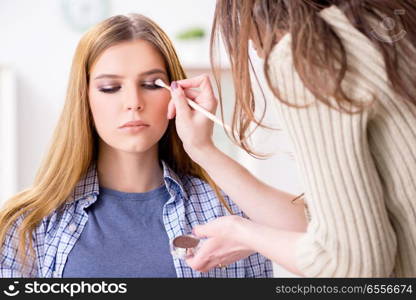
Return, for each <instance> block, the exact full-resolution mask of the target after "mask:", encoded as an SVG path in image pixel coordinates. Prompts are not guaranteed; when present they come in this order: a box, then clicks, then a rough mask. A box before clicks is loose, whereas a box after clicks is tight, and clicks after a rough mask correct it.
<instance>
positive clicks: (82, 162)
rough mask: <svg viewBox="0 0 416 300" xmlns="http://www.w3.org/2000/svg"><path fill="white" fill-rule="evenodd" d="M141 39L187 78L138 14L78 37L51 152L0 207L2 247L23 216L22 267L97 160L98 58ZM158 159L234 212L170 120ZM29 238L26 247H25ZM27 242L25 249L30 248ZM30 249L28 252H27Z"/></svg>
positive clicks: (172, 73) (176, 75) (157, 31)
mask: <svg viewBox="0 0 416 300" xmlns="http://www.w3.org/2000/svg"><path fill="white" fill-rule="evenodd" d="M136 39H142V40H146V41H149V42H151V43H152V44H153V45H154V46H155V47H156V48H157V49H158V50H159V51H160V53H161V54H162V56H163V57H164V59H165V64H166V68H167V71H168V76H169V80H171V81H173V80H180V79H184V78H185V77H186V75H185V72H184V71H183V69H182V66H181V64H180V62H179V60H178V57H177V55H176V52H175V49H174V47H173V45H172V42H171V41H170V39H169V38H168V36H167V35H166V34H165V33H164V32H163V31H162V29H161V28H160V27H159V26H158V25H157V24H156V23H154V22H153V21H152V20H150V19H148V18H146V17H144V16H142V15H139V14H129V15H125V16H124V15H117V16H114V17H111V18H109V19H107V20H104V21H102V22H101V23H99V24H97V25H96V26H94V27H93V28H92V29H90V30H89V31H88V32H87V33H86V34H85V35H84V36H83V37H82V39H81V41H80V42H79V44H78V47H77V49H76V52H75V56H74V59H73V62H72V68H71V73H70V77H69V84H68V89H67V93H66V101H65V106H64V108H63V111H62V113H61V116H60V119H59V122H58V125H57V127H56V128H55V131H54V134H53V137H52V144H51V146H50V148H49V152H48V153H47V155H46V157H45V158H44V160H43V162H42V164H41V167H40V168H39V170H38V172H37V174H36V177H35V180H34V183H33V185H32V186H31V187H30V188H28V189H26V190H24V191H22V192H20V193H18V194H17V195H15V196H14V197H12V198H11V199H9V200H8V201H7V202H6V203H5V205H4V207H3V208H2V210H1V211H0V245H2V246H1V249H3V246H4V245H3V243H4V241H5V239H6V234H7V232H8V230H9V229H10V228H11V227H12V226H13V224H14V223H15V222H16V221H17V220H18V219H19V218H20V217H22V216H23V221H22V223H21V224H20V226H19V229H18V238H19V245H18V249H19V250H18V252H19V258H20V259H21V260H22V266H23V265H25V262H27V258H28V255H29V256H30V257H32V256H34V249H33V244H32V238H31V236H32V234H33V232H34V230H35V229H36V226H37V225H38V224H39V223H40V222H41V221H42V219H43V218H44V217H46V216H48V215H50V214H51V213H52V212H54V211H55V210H56V209H58V208H59V207H61V206H62V205H63V204H64V203H65V202H66V201H67V199H68V197H69V196H70V194H71V192H72V191H73V189H74V188H75V186H76V184H77V183H78V181H79V180H80V179H81V178H82V177H83V176H84V175H85V174H86V172H87V170H88V168H89V166H90V165H91V164H92V163H93V162H94V161H95V160H96V158H97V145H98V144H97V140H98V135H97V132H96V131H95V129H94V126H93V119H92V115H91V110H90V106H89V101H88V84H89V72H90V69H91V66H92V65H93V63H94V62H95V61H96V59H97V58H98V56H99V55H100V54H101V53H102V52H103V51H104V50H106V49H107V48H109V47H110V46H113V45H115V44H117V43H120V42H123V41H131V40H136ZM159 158H160V159H163V160H164V161H165V162H166V163H167V164H168V165H169V166H170V167H171V168H172V169H173V170H174V171H175V172H176V173H178V174H188V175H192V176H195V177H198V178H200V179H202V180H204V181H206V182H208V183H209V184H210V185H211V186H212V188H213V189H214V191H215V193H216V195H217V197H218V198H219V199H220V201H221V202H222V203H223V205H224V206H225V207H226V208H227V210H228V211H229V212H230V213H232V211H231V209H230V207H229V206H228V205H227V203H226V202H225V200H224V197H223V196H222V195H221V193H220V191H219V188H218V187H217V185H216V184H215V183H214V182H213V180H212V179H211V178H210V177H209V176H208V174H207V173H206V172H205V171H204V170H203V169H202V168H201V167H200V166H199V165H197V164H196V163H194V162H193V161H192V160H191V158H190V157H189V156H188V155H187V154H186V152H185V150H184V148H183V146H182V142H181V140H180V139H179V137H178V135H177V132H176V129H175V123H174V120H171V121H170V122H169V125H168V129H167V130H166V132H165V134H164V136H163V137H162V139H161V140H160V141H159ZM28 242H29V245H28ZM28 246H29V247H28ZM28 250H29V251H28Z"/></svg>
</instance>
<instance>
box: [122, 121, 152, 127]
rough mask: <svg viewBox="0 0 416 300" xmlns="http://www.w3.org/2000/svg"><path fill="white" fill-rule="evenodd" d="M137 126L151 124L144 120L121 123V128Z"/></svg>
mask: <svg viewBox="0 0 416 300" xmlns="http://www.w3.org/2000/svg"><path fill="white" fill-rule="evenodd" d="M137 126H145V127H147V126H149V125H148V124H146V123H145V122H143V121H142V120H135V121H129V122H127V123H125V124H123V125H121V126H120V127H119V128H128V127H137Z"/></svg>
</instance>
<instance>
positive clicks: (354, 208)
mask: <svg viewBox="0 0 416 300" xmlns="http://www.w3.org/2000/svg"><path fill="white" fill-rule="evenodd" d="M321 16H322V17H323V18H324V19H325V20H326V21H327V22H328V23H329V24H331V26H333V28H334V29H335V31H336V32H337V33H338V34H339V36H340V37H341V39H342V41H343V43H344V45H345V47H346V50H347V58H348V65H349V71H348V74H347V76H346V78H345V80H344V82H343V87H344V88H345V91H347V93H348V95H349V96H351V97H353V98H355V99H358V100H362V101H370V100H371V99H373V98H374V99H375V100H376V101H375V103H374V105H372V106H371V107H370V108H369V109H366V110H365V111H364V112H362V113H359V114H352V115H351V114H347V113H341V112H339V111H337V110H334V109H331V108H329V107H328V106H327V105H325V104H323V103H321V102H317V101H315V99H314V96H313V95H312V94H311V92H310V91H309V90H307V89H306V88H305V86H304V84H303V83H302V81H301V80H300V78H299V76H298V74H297V73H296V71H295V70H294V66H293V59H292V53H291V48H290V45H291V36H290V35H286V36H285V37H284V38H283V39H282V40H281V41H280V42H279V43H278V44H277V45H276V46H275V48H274V49H273V51H272V53H271V56H270V63H269V67H270V71H271V74H272V81H273V84H274V85H275V86H276V87H278V88H279V90H280V92H281V93H282V95H283V97H284V98H285V99H286V100H288V101H289V102H291V103H294V104H300V105H302V104H306V103H312V102H313V104H312V105H311V106H309V107H308V108H302V109H297V108H291V107H289V106H287V105H285V104H282V103H280V102H279V101H276V103H277V106H278V111H279V113H280V115H281V118H282V123H283V127H284V128H285V129H286V130H287V132H288V134H289V136H290V138H291V140H292V141H293V145H294V148H295V156H296V159H297V161H298V167H299V171H300V174H301V177H302V180H303V185H304V189H305V199H306V202H307V204H308V207H309V212H310V214H311V218H312V219H311V221H310V223H309V226H308V229H307V233H306V234H305V236H304V237H303V238H302V239H301V240H300V241H299V243H298V245H297V246H298V247H297V253H296V256H297V260H298V267H299V269H300V270H301V271H302V272H303V273H304V274H305V275H306V276H308V277H315V276H323V277H389V276H398V277H410V276H412V277H415V276H416V106H415V105H412V104H410V103H409V102H408V101H403V99H401V98H400V97H399V96H397V95H396V94H395V93H394V92H393V90H392V89H391V88H390V87H389V83H388V80H387V75H386V72H385V67H384V60H383V58H382V56H381V54H380V52H379V51H378V50H377V49H376V48H375V46H373V44H372V43H371V42H370V41H369V40H368V39H367V38H366V37H365V36H364V35H362V34H361V33H360V32H359V31H357V30H356V29H355V28H354V27H353V26H352V25H351V24H350V23H349V21H348V19H347V18H346V17H345V15H344V14H343V13H342V12H341V11H340V10H339V9H338V8H336V7H335V6H333V7H330V8H327V9H325V10H323V11H322V13H321ZM412 61H415V58H414V57H413V58H406V60H405V64H403V65H406V64H407V66H409V70H411V71H413V72H415V71H416V67H415V64H414V63H413V62H412ZM411 64H412V65H411ZM410 66H411V69H410ZM413 76H415V74H413ZM415 97H416V95H415Z"/></svg>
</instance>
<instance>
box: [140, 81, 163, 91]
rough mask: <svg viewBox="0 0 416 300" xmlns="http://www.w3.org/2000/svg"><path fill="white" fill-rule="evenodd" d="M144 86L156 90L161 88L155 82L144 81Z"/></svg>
mask: <svg viewBox="0 0 416 300" xmlns="http://www.w3.org/2000/svg"><path fill="white" fill-rule="evenodd" d="M142 87H144V88H145V89H148V90H156V89H160V88H161V87H160V86H158V85H156V84H155V83H154V82H144V83H142Z"/></svg>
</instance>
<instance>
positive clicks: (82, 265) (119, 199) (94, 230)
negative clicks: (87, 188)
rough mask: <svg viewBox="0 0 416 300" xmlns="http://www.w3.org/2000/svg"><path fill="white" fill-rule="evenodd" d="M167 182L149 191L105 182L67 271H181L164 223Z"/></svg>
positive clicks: (102, 274) (137, 273)
mask: <svg viewBox="0 0 416 300" xmlns="http://www.w3.org/2000/svg"><path fill="white" fill-rule="evenodd" d="M169 198H170V195H169V193H168V191H167V189H166V187H165V185H163V186H161V187H159V188H157V189H154V190H152V191H149V192H146V193H123V192H119V191H115V190H110V189H107V188H103V187H100V194H99V196H98V199H97V201H96V202H95V203H94V204H92V205H91V206H90V207H88V208H87V209H86V212H87V213H88V221H87V223H86V225H85V228H84V229H83V231H82V234H81V237H80V238H79V240H78V241H77V242H76V243H75V246H74V248H73V249H72V250H71V252H70V253H69V256H68V260H67V262H66V264H65V267H64V271H63V277H177V276H176V271H175V267H174V264H173V258H172V255H171V254H170V250H169V238H168V235H167V233H166V230H165V227H164V225H163V219H162V218H163V216H162V210H163V206H164V204H165V203H166V202H167V201H168V200H169Z"/></svg>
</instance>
